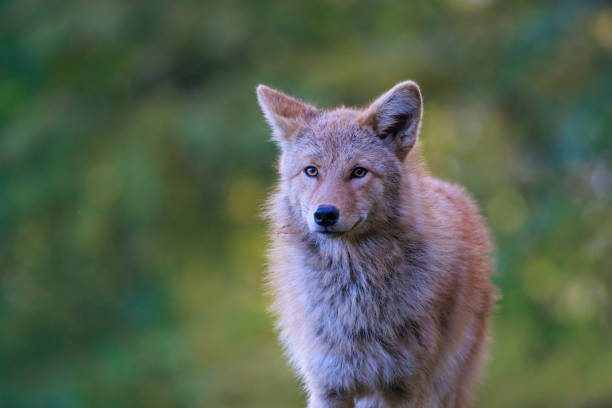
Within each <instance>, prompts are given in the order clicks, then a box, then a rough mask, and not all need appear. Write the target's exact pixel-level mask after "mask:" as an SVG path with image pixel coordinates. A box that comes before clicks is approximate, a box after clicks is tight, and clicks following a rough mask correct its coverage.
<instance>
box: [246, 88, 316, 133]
mask: <svg viewBox="0 0 612 408" xmlns="http://www.w3.org/2000/svg"><path fill="white" fill-rule="evenodd" d="M257 100H258V101H259V106H260V107H261V110H262V111H263V114H264V116H265V118H266V121H267V122H268V123H269V124H270V127H271V128H272V138H273V139H274V140H275V141H277V142H279V143H281V144H282V143H284V142H286V141H288V140H290V139H291V136H293V134H294V133H295V131H296V130H297V129H298V128H299V127H300V126H301V125H303V124H305V123H306V122H307V121H308V120H309V119H310V118H312V117H313V116H315V115H316V113H317V108H315V107H314V106H312V105H309V104H307V103H305V102H302V101H300V100H298V99H296V98H293V97H291V96H288V95H285V94H284V93H282V92H280V91H277V90H275V89H272V88H268V87H267V86H265V85H259V86H258V87H257Z"/></svg>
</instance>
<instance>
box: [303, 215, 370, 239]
mask: <svg viewBox="0 0 612 408" xmlns="http://www.w3.org/2000/svg"><path fill="white" fill-rule="evenodd" d="M365 218H366V217H365V215H361V216H360V217H359V219H358V220H357V222H355V224H353V226H352V227H351V228H349V229H347V230H344V231H336V230H333V229H329V228H328V227H325V228H324V229H321V230H316V231H315V232H317V233H319V234H321V235H326V236H329V237H337V236H340V235H342V234H344V233H346V232H350V231H352V230H354V229H355V228H357V227H358V226H359V225H360V224H361V223H362V222H363V220H365Z"/></svg>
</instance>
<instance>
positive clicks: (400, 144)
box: [359, 81, 423, 160]
mask: <svg viewBox="0 0 612 408" xmlns="http://www.w3.org/2000/svg"><path fill="white" fill-rule="evenodd" d="M422 115H423V97H422V96H421V90H420V89H419V86H418V85H417V84H416V82H413V81H404V82H400V83H399V84H397V85H395V86H394V87H393V88H391V89H390V90H389V91H387V92H385V93H384V94H382V95H381V96H379V97H378V99H376V100H375V101H374V102H372V104H371V105H370V106H368V107H367V108H366V109H365V111H364V112H363V113H362V114H361V116H360V117H359V122H360V124H361V125H364V126H369V127H371V128H372V129H373V130H374V132H376V134H377V135H378V137H380V138H381V139H385V140H388V141H389V143H390V144H391V145H392V146H393V149H394V151H395V154H396V155H397V156H398V157H399V158H400V159H401V160H403V159H404V157H406V155H407V154H408V152H409V151H410V149H412V146H413V145H414V143H415V142H416V138H417V136H418V134H419V128H420V127H421V117H422Z"/></svg>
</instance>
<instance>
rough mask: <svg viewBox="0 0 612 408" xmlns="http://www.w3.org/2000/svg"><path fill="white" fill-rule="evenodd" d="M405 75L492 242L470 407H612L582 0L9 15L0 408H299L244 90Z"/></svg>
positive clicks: (2, 119) (611, 156)
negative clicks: (474, 399) (274, 294)
mask: <svg viewBox="0 0 612 408" xmlns="http://www.w3.org/2000/svg"><path fill="white" fill-rule="evenodd" d="M404 79H414V80H416V81H418V82H419V83H420V85H421V87H422V89H423V92H424V96H425V118H424V124H423V130H422V140H423V142H424V145H425V154H426V157H427V160H428V163H429V165H430V168H431V170H432V172H433V173H434V174H436V175H439V176H440V177H443V178H446V179H449V180H452V181H456V182H459V183H461V184H464V185H466V186H467V188H468V189H469V190H470V191H471V192H472V193H473V194H474V196H475V197H476V199H477V200H478V202H479V203H480V205H481V207H482V209H483V212H484V213H485V215H486V216H487V218H488V219H489V222H490V225H491V228H492V230H493V232H494V235H495V237H496V240H497V243H498V246H499V250H498V252H497V255H496V259H497V264H498V268H499V274H498V276H497V277H496V283H497V284H498V286H499V287H500V288H501V291H502V293H503V299H502V300H501V301H500V302H499V308H498V310H497V312H496V317H495V332H494V343H493V347H492V350H491V359H490V361H489V364H488V368H487V375H486V376H485V379H484V381H483V384H482V385H481V387H480V389H479V406H483V407H502V408H503V407H517V406H520V407H545V406H555V407H610V406H612V319H611V316H612V256H611V254H612V207H611V204H612V203H611V197H612V123H611V118H612V103H611V95H612V7H611V6H610V4H609V3H608V2H605V1H579V0H577V1H555V2H551V1H541V2H534V1H526V0H522V1H511V2H503V1H499V0H498V1H496V0H448V1H440V0H436V1H415V2H410V3H409V2H402V1H394V0H383V1H380V2H377V3H376V4H374V3H360V2H358V1H355V0H352V1H339V0H335V1H333V0H329V1H315V0H313V1H308V2H306V1H304V2H272V1H269V0H264V1H257V2H249V1H238V0H228V1H225V2H216V3H211V2H203V1H195V0H193V1H168V0H152V1H148V2H125V1H119V0H98V1H96V2H84V1H76V0H74V1H56V0H47V1H36V0H9V1H3V2H0V192H1V196H0V197H1V198H0V259H1V260H2V261H1V269H0V406H2V407H81V406H82V407H134V406H147V407H168V406H183V407H194V406H206V407H245V406H248V407H298V406H303V405H304V395H303V394H302V393H301V392H300V390H299V385H298V383H297V382H296V380H295V378H294V376H293V374H292V373H291V371H290V370H289V368H288V367H287V365H286V363H285V360H284V359H283V357H282V355H281V351H280V348H279V346H278V345H277V342H276V338H275V334H274V331H273V322H272V321H271V318H270V316H269V315H268V314H267V313H266V306H267V305H268V304H269V301H270V299H269V298H267V297H266V295H265V293H264V290H263V288H262V285H261V282H262V273H263V265H264V262H265V260H264V256H263V254H264V249H265V242H266V238H265V236H266V235H265V226H264V225H263V223H262V222H261V220H260V218H259V216H258V214H259V212H260V207H261V204H262V202H263V200H264V198H265V196H266V194H267V192H268V191H269V190H270V187H271V185H272V183H273V180H274V178H275V170H274V163H275V155H276V151H275V148H274V146H273V145H272V144H271V143H270V142H269V141H268V138H269V136H268V129H267V127H266V125H265V123H264V121H263V119H262V118H261V114H260V112H259V109H258V107H257V104H256V100H255V94H254V89H255V86H256V85H257V84H258V83H260V82H263V83H266V84H268V85H270V86H274V87H278V88H280V89H283V90H285V91H287V92H289V93H291V94H295V95H298V96H300V97H302V98H304V99H306V100H309V101H312V102H314V103H316V104H319V105H321V106H333V105H336V104H341V103H344V104H348V105H362V104H365V103H367V101H368V100H370V99H371V98H373V97H374V96H376V95H377V94H379V93H380V92H382V91H384V90H385V89H388V88H389V87H391V86H392V85H393V84H394V83H396V82H397V81H400V80H404Z"/></svg>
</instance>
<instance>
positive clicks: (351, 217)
mask: <svg viewBox="0 0 612 408" xmlns="http://www.w3.org/2000/svg"><path fill="white" fill-rule="evenodd" d="M257 94H258V98H259V102H260V105H261V107H262V110H263V111H264V114H265V116H266V118H267V120H268V122H269V123H270V125H271V126H272V129H273V137H274V139H275V141H276V142H277V143H278V144H279V146H280V147H281V158H280V162H279V173H280V179H279V183H278V186H277V189H276V191H275V193H274V194H273V195H272V196H271V198H270V201H269V208H268V213H267V216H268V219H269V220H270V223H271V226H272V242H271V248H270V251H269V275H268V280H269V285H270V287H271V290H272V292H273V294H274V296H275V302H274V305H273V310H274V312H275V314H276V315H277V317H278V328H279V331H280V337H281V341H282V343H283V345H284V347H285V349H286V352H287V355H288V356H289V358H290V360H291V362H292V364H293V365H294V366H295V368H296V369H297V371H298V373H299V374H300V376H301V377H302V378H303V380H304V384H305V386H306V389H307V391H308V393H309V403H308V406H309V407H310V408H319V407H353V406H357V407H362V408H365V407H455V408H461V407H465V406H467V405H468V403H469V401H470V396H471V393H470V391H471V388H472V386H473V384H474V382H475V379H476V378H477V377H478V372H479V369H480V366H481V364H482V360H483V355H484V353H485V349H486V344H487V338H488V326H489V315H490V311H491V307H492V304H493V302H494V300H495V297H496V295H495V293H496V292H495V290H494V288H493V286H492V285H491V283H490V281H489V275H490V273H491V271H492V269H491V262H490V253H491V250H492V248H491V244H490V240H489V237H488V232H487V230H486V228H485V227H484V224H483V221H482V219H481V217H480V215H479V213H478V209H477V208H476V206H475V204H474V202H473V201H472V200H471V199H470V198H469V196H468V194H467V193H466V192H465V190H464V189H463V188H461V187H458V186H455V185H452V184H449V183H445V182H443V181H440V180H437V179H435V178H433V177H431V176H430V175H429V174H428V172H427V171H426V170H425V168H424V165H423V164H422V158H421V155H420V149H419V143H418V141H417V135H418V131H419V127H420V125H421V117H422V97H421V92H420V90H419V88H418V86H417V85H416V84H415V83H414V82H411V81H407V82H402V83H399V84H398V85H396V86H395V87H393V88H392V89H391V90H389V91H388V92H386V93H385V94H383V95H382V96H381V97H379V98H378V99H376V100H375V101H374V102H373V103H372V104H371V105H369V106H368V107H366V108H365V109H348V108H338V109H334V110H329V111H322V110H318V109H317V108H315V107H314V106H312V105H308V104H305V103H303V102H301V101H299V100H297V99H295V98H292V97H289V96H287V95H284V94H283V93H281V92H278V91H275V90H272V89H270V88H267V87H264V86H260V87H259V88H258V90H257ZM308 166H315V167H316V168H317V169H318V175H317V176H316V177H309V176H307V175H306V174H304V169H305V168H306V167H308ZM356 167H363V168H365V169H367V171H368V172H367V174H366V175H365V176H364V177H363V178H355V177H354V176H351V175H352V171H353V170H354V169H355V168H356ZM319 205H333V206H335V207H337V208H338V210H339V212H340V218H339V220H338V222H337V224H335V225H333V226H331V227H325V231H322V227H320V226H319V225H317V224H316V223H315V222H314V221H313V212H314V211H315V209H316V208H317V207H318V206H319ZM324 232H328V233H327V234H325V233H324ZM331 233H333V234H331Z"/></svg>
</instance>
